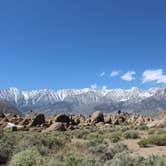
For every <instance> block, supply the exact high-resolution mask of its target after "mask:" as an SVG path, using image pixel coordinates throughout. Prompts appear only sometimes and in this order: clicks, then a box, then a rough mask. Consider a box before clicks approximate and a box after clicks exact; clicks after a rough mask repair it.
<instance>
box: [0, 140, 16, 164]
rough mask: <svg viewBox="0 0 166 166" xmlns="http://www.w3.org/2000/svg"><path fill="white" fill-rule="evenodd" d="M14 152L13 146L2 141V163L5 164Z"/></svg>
mask: <svg viewBox="0 0 166 166" xmlns="http://www.w3.org/2000/svg"><path fill="white" fill-rule="evenodd" d="M12 153H13V147H12V146H11V145H8V144H6V143H3V142H1V143H0V165H1V164H5V163H6V162H7V161H8V160H9V159H10V157H11V155H12Z"/></svg>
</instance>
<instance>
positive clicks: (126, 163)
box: [104, 152, 134, 166]
mask: <svg viewBox="0 0 166 166" xmlns="http://www.w3.org/2000/svg"><path fill="white" fill-rule="evenodd" d="M104 166H134V160H133V159H132V157H130V156H129V154H128V153H126V152H122V153H117V154H116V155H115V156H114V158H113V159H112V160H109V161H107V162H106V163H105V165H104Z"/></svg>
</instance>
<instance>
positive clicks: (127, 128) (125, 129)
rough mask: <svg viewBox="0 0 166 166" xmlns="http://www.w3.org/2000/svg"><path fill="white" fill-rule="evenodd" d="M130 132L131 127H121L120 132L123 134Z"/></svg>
mask: <svg viewBox="0 0 166 166" xmlns="http://www.w3.org/2000/svg"><path fill="white" fill-rule="evenodd" d="M128 130H129V127H128V126H123V127H121V129H120V131H121V132H122V133H123V132H126V131H128Z"/></svg>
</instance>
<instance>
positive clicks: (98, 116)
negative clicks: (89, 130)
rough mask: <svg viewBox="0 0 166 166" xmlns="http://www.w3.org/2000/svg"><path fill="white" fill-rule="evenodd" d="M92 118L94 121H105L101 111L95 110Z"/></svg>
mask: <svg viewBox="0 0 166 166" xmlns="http://www.w3.org/2000/svg"><path fill="white" fill-rule="evenodd" d="M91 120H92V122H94V123H99V122H104V116H103V113H102V112H100V111H97V112H94V113H93V114H92V116H91Z"/></svg>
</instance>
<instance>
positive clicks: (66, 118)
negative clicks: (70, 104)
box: [54, 114, 70, 124]
mask: <svg viewBox="0 0 166 166" xmlns="http://www.w3.org/2000/svg"><path fill="white" fill-rule="evenodd" d="M54 122H62V123H67V124H69V122H70V118H69V116H68V115H65V114H58V115H57V116H56V117H55V119H54Z"/></svg>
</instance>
